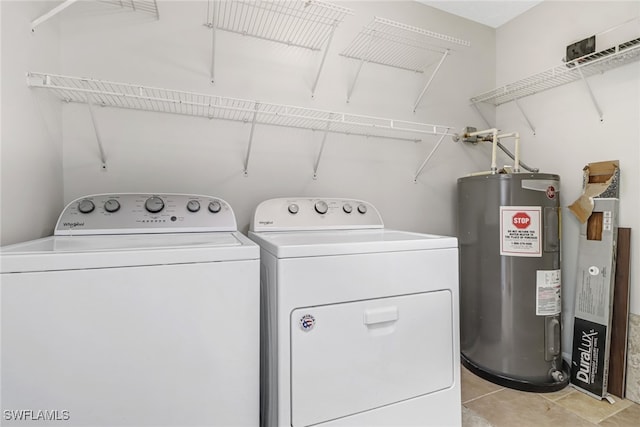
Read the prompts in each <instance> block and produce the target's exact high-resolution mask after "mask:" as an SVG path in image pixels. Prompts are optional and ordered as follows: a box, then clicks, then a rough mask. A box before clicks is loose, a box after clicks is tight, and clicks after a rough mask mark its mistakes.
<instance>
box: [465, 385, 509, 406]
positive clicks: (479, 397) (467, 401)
mask: <svg viewBox="0 0 640 427" xmlns="http://www.w3.org/2000/svg"><path fill="white" fill-rule="evenodd" d="M502 390H504V387H502V388H500V389H498V390H494V391H490V392H489V393H486V394H483V395H482V396H478V397H474V398H473V399H469V400H465V401H464V402H462V404H463V405H464V404H466V403H469V402H473V401H475V400H478V399H482V398H483V397H487V396H490V395H492V394H495V393H497V392H499V391H502Z"/></svg>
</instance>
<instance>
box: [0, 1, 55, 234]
mask: <svg viewBox="0 0 640 427" xmlns="http://www.w3.org/2000/svg"><path fill="white" fill-rule="evenodd" d="M50 8H51V4H50V3H49V2H46V1H42V2H16V1H3V2H1V3H0V9H1V10H2V12H1V13H2V25H1V28H2V30H1V31H2V34H1V41H2V47H1V50H0V52H1V53H2V72H1V82H0V84H1V85H2V101H1V102H2V117H1V119H0V123H1V124H2V139H1V146H0V156H1V162H2V163H1V165H0V173H1V175H0V185H1V191H0V194H1V195H0V199H1V201H0V203H1V205H0V206H1V207H0V224H1V225H0V242H1V244H2V245H7V244H11V243H17V242H20V241H24V240H28V239H35V238H38V237H43V236H46V235H49V234H51V232H52V231H53V226H54V225H55V221H56V218H57V216H58V214H59V213H60V211H61V210H62V207H63V203H64V200H63V184H62V180H63V178H62V177H63V161H62V105H61V104H60V103H59V101H58V100H57V99H55V98H52V97H46V96H45V97H44V98H40V99H35V98H34V97H33V96H32V91H31V90H30V89H29V88H28V87H27V85H26V79H27V75H26V73H27V72H28V71H29V70H46V69H51V70H53V71H55V72H57V71H58V70H59V62H60V32H59V26H58V25H56V24H53V25H51V26H49V27H47V28H42V31H41V32H39V33H38V34H35V33H33V32H32V31H31V20H32V19H33V18H34V16H37V15H39V14H42V13H44V12H46V11H47V10H49V9H50Z"/></svg>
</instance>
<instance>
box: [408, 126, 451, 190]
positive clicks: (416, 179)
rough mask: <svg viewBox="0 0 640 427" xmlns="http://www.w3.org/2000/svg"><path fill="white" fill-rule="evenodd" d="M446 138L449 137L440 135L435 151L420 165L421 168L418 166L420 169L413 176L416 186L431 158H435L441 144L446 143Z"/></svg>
mask: <svg viewBox="0 0 640 427" xmlns="http://www.w3.org/2000/svg"><path fill="white" fill-rule="evenodd" d="M448 130H449V129H447V131H448ZM445 136H447V135H446V134H442V135H440V139H439V140H438V142H436V145H435V146H434V147H433V149H432V150H431V152H430V153H429V155H428V156H427V157H426V158H425V159H424V161H423V162H422V163H421V164H420V166H418V169H417V170H416V173H414V174H413V183H414V184H417V183H418V177H419V176H420V174H421V173H422V171H423V170H424V168H425V166H427V163H429V160H431V157H433V155H434V154H435V152H436V150H437V149H438V148H439V147H440V144H442V141H444V137H445Z"/></svg>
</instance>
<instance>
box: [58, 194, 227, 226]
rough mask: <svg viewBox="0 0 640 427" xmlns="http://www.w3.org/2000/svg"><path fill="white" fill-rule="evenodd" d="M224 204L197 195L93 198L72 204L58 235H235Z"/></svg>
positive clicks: (83, 198) (121, 195) (106, 196)
mask: <svg viewBox="0 0 640 427" xmlns="http://www.w3.org/2000/svg"><path fill="white" fill-rule="evenodd" d="M237 228H238V227H237V224H236V218H235V215H234V214H233V210H232V209H231V206H229V204H228V203H227V202H225V201H224V200H222V199H220V198H217V197H211V196H201V195H195V194H131V193H125V194H94V195H90V196H84V197H81V198H79V199H76V200H74V201H72V202H71V203H69V204H68V205H67V207H66V208H65V209H64V211H63V212H62V214H61V215H60V218H58V223H57V224H56V229H55V233H54V234H55V235H88V234H147V233H188V232H211V231H236V230H237Z"/></svg>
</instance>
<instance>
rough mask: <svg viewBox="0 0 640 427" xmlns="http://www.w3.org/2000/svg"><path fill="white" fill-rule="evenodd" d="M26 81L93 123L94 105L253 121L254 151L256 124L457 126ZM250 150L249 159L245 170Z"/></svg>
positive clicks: (331, 128) (371, 128)
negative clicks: (82, 109) (81, 107)
mask: <svg viewBox="0 0 640 427" xmlns="http://www.w3.org/2000/svg"><path fill="white" fill-rule="evenodd" d="M27 85H28V86H30V87H32V88H41V89H47V90H49V91H51V92H52V93H53V94H55V95H56V96H57V97H58V98H60V99H61V100H63V101H65V102H79V103H86V104H88V105H89V107H90V112H91V114H92V120H93V121H94V125H95V118H94V114H93V109H92V108H91V107H92V106H94V105H99V106H103V107H116V108H125V109H133V110H144V111H153V112H160V113H172V114H180V115H187V116H194V117H204V118H208V119H220V120H230V121H236V122H243V123H251V135H250V137H249V151H250V147H251V140H252V138H253V129H254V126H255V125H256V124H258V125H271V126H283V127H289V128H297V129H307V130H312V131H320V132H323V133H324V134H325V136H326V134H327V133H338V134H346V135H360V136H366V137H373V138H385V139H392V140H402V141H413V142H419V141H421V140H422V138H423V137H424V136H427V135H441V136H446V135H451V136H453V135H454V133H452V132H451V129H453V126H443V125H434V124H427V123H417V122H410V121H405V120H394V119H386V118H380V117H372V116H364V115H357V114H348V113H339V112H333V111H324V110H315V109H309V108H304V107H296V106H289V105H279V104H272V103H265V102H259V101H252V100H244V99H236V98H227V97H221V96H214V95H207V94H198V93H193V92H184V91H177V90H171V89H163V88H156V87H148V86H140V85H132V84H126V83H118V82H110V81H105V80H95V79H88V78H81V77H70V76H61V75H55V74H45V73H29V74H28V75H27ZM96 138H97V140H98V145H99V147H100V152H101V160H102V163H103V168H106V166H105V158H104V157H105V156H104V151H103V149H102V143H101V141H100V137H99V134H98V132H97V128H96ZM249 151H248V152H247V159H246V161H245V173H246V171H247V167H248V158H249ZM318 162H319V158H318ZM316 170H317V163H316ZM314 175H315V171H314Z"/></svg>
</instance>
